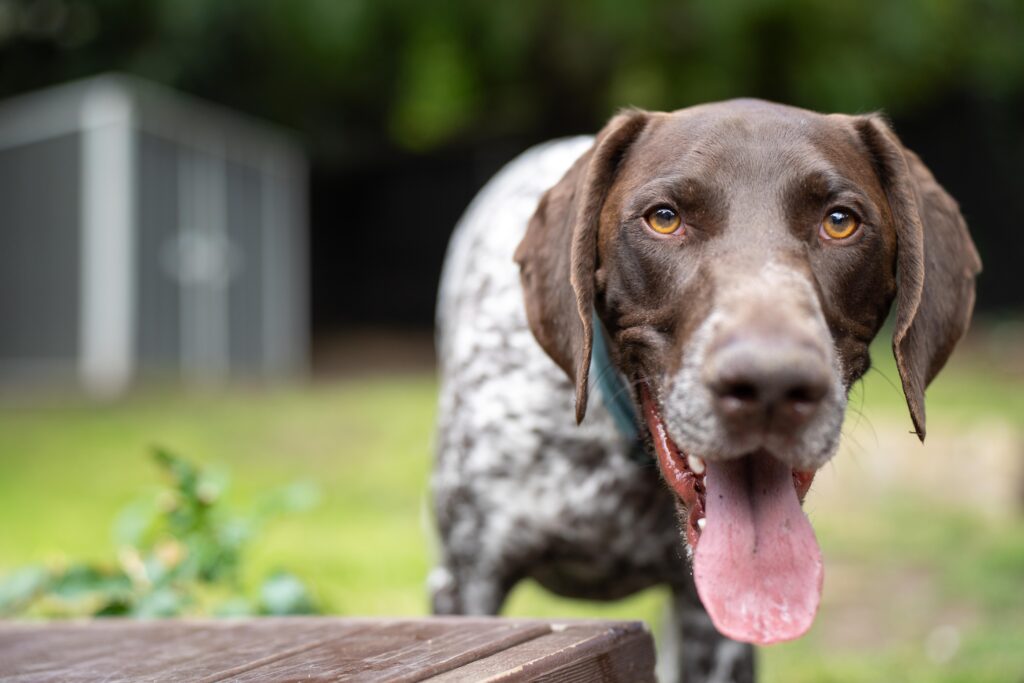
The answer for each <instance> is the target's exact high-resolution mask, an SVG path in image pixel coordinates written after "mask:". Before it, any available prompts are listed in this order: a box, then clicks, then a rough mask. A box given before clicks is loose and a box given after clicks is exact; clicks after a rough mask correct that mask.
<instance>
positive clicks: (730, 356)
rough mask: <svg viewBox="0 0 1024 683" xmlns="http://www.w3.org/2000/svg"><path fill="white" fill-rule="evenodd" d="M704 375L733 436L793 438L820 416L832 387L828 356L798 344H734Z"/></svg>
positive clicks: (769, 341)
mask: <svg viewBox="0 0 1024 683" xmlns="http://www.w3.org/2000/svg"><path fill="white" fill-rule="evenodd" d="M703 374H704V383H705V385H706V386H707V387H708V389H709V390H710V392H711V396H712V400H713V402H714V408H715V412H716V413H717V415H718V417H719V419H720V420H721V421H722V423H723V425H724V426H725V427H726V429H727V430H729V431H731V432H745V431H751V430H756V431H765V430H767V431H772V432H776V433H779V434H783V435H788V434H792V433H794V432H796V431H797V430H799V429H800V427H802V426H803V425H804V424H805V423H807V422H808V421H809V420H810V419H811V418H812V417H813V416H814V415H815V413H817V412H818V409H819V407H820V406H821V404H822V402H823V400H824V399H825V398H826V396H827V395H828V393H829V389H830V387H831V374H830V373H829V367H828V365H827V363H826V362H825V358H824V355H823V354H822V353H821V352H820V351H818V350H817V349H815V348H814V347H813V346H810V345H808V344H805V343H801V342H799V341H788V340H782V341H780V340H772V339H745V340H737V341H732V342H730V343H728V344H726V345H724V346H722V347H721V348H719V349H717V350H716V351H715V352H714V353H712V354H711V355H710V356H709V358H708V362H707V365H706V367H705V371H704V373H703Z"/></svg>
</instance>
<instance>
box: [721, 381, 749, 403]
mask: <svg viewBox="0 0 1024 683" xmlns="http://www.w3.org/2000/svg"><path fill="white" fill-rule="evenodd" d="M718 393H719V396H721V397H722V398H731V399H735V400H737V401H741V402H743V403H749V402H752V401H756V400H757V393H758V392H757V387H756V386H754V385H753V384H751V383H750V382H735V383H733V384H729V385H727V386H724V387H722V389H721V390H720V391H719V392H718Z"/></svg>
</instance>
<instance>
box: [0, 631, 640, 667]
mask: <svg viewBox="0 0 1024 683" xmlns="http://www.w3.org/2000/svg"><path fill="white" fill-rule="evenodd" d="M0 680H3V681H96V680H103V681H124V680H132V681H140V680H141V681H223V680H231V681H281V680H344V681H424V680H430V681H432V682H434V683H440V682H442V681H579V682H581V683H582V682H584V681H587V682H589V681H628V682H629V683H634V682H636V683H644V682H646V681H654V644H653V642H652V640H651V637H650V634H649V633H648V632H647V630H646V628H645V627H644V626H643V624H641V623H638V622H605V621H566V622H550V621H537V620H524V619H489V618H432V619H342V618H331V617H291V618H261V619H241V620H237V619H235V620H229V619H224V620H180V621H179V620H174V621H148V622H139V621H127V620H115V619H110V620H96V621H87V622H50V623H29V622H20V623H19V622H0Z"/></svg>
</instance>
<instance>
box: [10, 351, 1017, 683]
mask: <svg viewBox="0 0 1024 683" xmlns="http://www.w3.org/2000/svg"><path fill="white" fill-rule="evenodd" d="M876 357H877V358H879V359H880V360H881V361H883V362H880V366H881V369H880V371H878V372H872V373H871V374H870V375H869V377H868V379H867V380H866V381H865V383H864V385H863V388H859V389H857V390H856V391H855V392H854V395H853V399H852V405H853V406H854V408H855V410H854V411H852V412H851V416H850V419H849V421H848V425H847V429H846V431H847V432H848V436H849V439H848V441H849V442H850V443H851V444H852V445H849V446H848V447H846V448H844V451H843V452H842V453H841V454H840V456H839V458H837V461H836V465H835V466H834V467H830V468H828V469H827V470H826V471H825V472H823V473H822V474H821V475H819V484H816V486H815V489H814V490H812V493H811V496H810V497H809V499H808V511H809V513H810V514H811V517H812V520H813V521H814V523H815V527H816V529H817V530H818V533H819V538H820V540H821V543H822V547H823V549H824V552H825V555H826V591H825V598H824V601H823V605H822V611H821V614H820V615H819V619H818V622H817V624H816V626H815V627H814V629H813V630H812V631H811V633H810V634H808V636H807V637H805V638H804V639H802V640H800V641H798V642H795V643H789V644H785V645H780V646H775V647H772V648H769V649H768V650H766V651H765V652H764V655H763V657H762V671H763V673H764V678H765V680H769V681H796V682H799V681H877V680H902V681H1007V680H1014V681H1015V680H1022V679H1024V521H1022V517H1021V511H1020V509H1019V508H1017V507H1015V499H1014V497H1013V494H1012V492H1013V491H1019V490H1020V489H1021V486H1020V485H1021V484H1024V480H1022V481H1018V482H1016V483H1014V482H1013V481H1011V480H1012V478H1013V477H1017V476H1020V475H1021V474H1022V470H1021V468H1020V466H1019V464H1020V461H1021V460H1022V459H1024V446H1022V444H1024V390H1022V382H1021V378H1020V375H1017V374H1014V373H1010V372H1006V371H1005V369H1001V368H999V367H991V366H990V365H988V364H986V363H985V362H983V361H982V360H978V359H979V358H983V357H984V354H974V355H971V354H967V355H966V358H965V359H963V360H960V361H959V362H957V363H955V364H954V365H953V367H951V368H950V370H949V371H948V372H947V373H946V374H944V375H943V377H941V378H940V380H939V382H937V384H936V385H935V386H934V387H933V389H932V390H931V391H930V392H929V403H928V416H929V428H930V432H929V434H930V438H929V443H928V446H927V447H926V448H924V449H922V448H921V447H920V446H918V445H917V444H916V441H915V439H914V438H913V437H912V436H910V435H908V434H906V431H907V430H908V429H909V428H910V423H909V418H908V417H907V416H906V412H905V407H904V406H903V405H902V402H901V401H902V398H901V396H900V395H899V393H898V392H897V390H896V388H895V386H894V384H893V383H894V382H897V381H898V380H897V378H896V374H895V372H894V370H893V369H892V364H891V362H888V361H887V360H885V359H887V353H886V351H885V349H884V348H882V349H881V355H876ZM435 391H436V383H435V381H434V379H433V377H431V376H429V375H422V374H421V375H412V376H401V377H387V378H379V379H372V380H358V381H357V380H353V381H343V382H338V383H335V384H330V385H316V386H312V387H303V388H294V389H282V390H275V391H272V392H269V391H268V392H264V391H242V390H236V391H233V392H231V393H229V394H226V395H224V394H207V395H187V396H183V395H181V394H178V393H171V392H166V393H161V392H153V393H146V394H140V395H135V396H133V397H132V398H131V399H130V400H128V401H124V402H121V403H117V404H113V405H104V406H100V405H94V404H87V403H84V402H80V401H74V400H67V401H57V400H54V399H45V400H44V399H39V398H35V399H24V400H20V401H14V400H12V399H8V400H6V401H5V402H4V403H3V404H0V520H2V532H0V573H4V572H7V571H9V570H11V569H14V568H16V567H19V566H22V565H25V564H29V563H36V562H46V563H51V564H55V565H59V564H60V563H61V562H62V561H65V560H67V559H69V558H74V559H76V560H83V559H95V560H109V559H111V558H113V557H114V556H115V553H116V548H115V546H114V542H113V540H112V535H111V527H112V523H113V520H114V519H115V517H116V515H117V513H118V511H119V510H120V509H121V508H123V507H124V506H125V505H126V504H128V503H130V502H132V501H133V500H137V499H139V498H140V497H145V496H146V495H147V494H148V493H151V492H152V491H154V490H155V489H156V488H157V483H158V482H157V476H156V470H155V468H154V467H153V465H152V463H151V462H150V459H149V458H148V457H147V452H148V450H149V448H150V447H151V446H153V445H160V446H163V447H166V448H168V449H171V450H173V451H175V452H177V453H179V454H181V455H184V456H186V457H189V458H191V459H194V460H196V461H199V462H202V463H206V464H208V465H209V466H211V467H214V468H223V469H224V470H225V471H226V472H229V473H230V478H231V488H230V493H229V501H230V502H231V503H233V504H237V505H239V506H243V507H244V506H245V505H246V504H247V502H249V501H252V500H254V499H255V497H257V496H258V494H259V493H260V492H264V491H267V490H270V489H273V488H274V487H277V486H280V485H282V484H284V483H287V482H291V481H295V480H306V481H311V482H313V483H315V484H316V485H317V486H318V487H319V489H320V491H321V498H322V499H321V502H320V504H319V505H318V506H317V507H315V508H313V509H312V510H310V511H307V512H302V513H295V514H293V515H291V516H289V517H287V518H284V519H282V520H280V521H278V522H275V523H274V524H273V525H272V526H271V527H270V528H269V529H268V530H267V532H266V533H265V534H264V535H263V536H262V537H261V538H260V540H259V542H258V544H257V545H256V546H255V547H254V548H253V549H252V555H251V557H250V558H249V561H248V562H247V569H246V575H247V577H248V578H249V580H250V581H251V582H255V581H256V580H257V579H258V577H260V576H263V575H265V574H266V573H267V572H268V571H270V570H272V569H274V568H278V567H283V568H287V569H289V570H291V571H293V572H295V573H296V574H298V575H299V576H301V577H302V578H303V579H305V580H306V581H307V582H308V583H309V584H310V585H311V586H312V587H313V589H314V592H315V593H316V595H317V597H318V598H319V599H320V600H321V602H322V603H323V604H325V605H326V606H327V608H328V609H329V610H330V611H332V612H338V613H343V614H381V615H382V614H423V613H425V611H426V604H427V603H426V596H425V593H424V590H423V579H424V576H425V574H426V572H427V570H428V568H429V566H430V558H431V554H432V550H431V542H430V532H429V529H430V518H429V514H428V512H427V509H428V508H427V504H426V498H425V488H426V480H427V474H428V470H429V461H430V455H431V444H432V436H433V417H434V405H435V401H434V396H435ZM963 435H966V436H963ZM961 437H962V438H964V439H968V440H967V441H964V442H963V444H961V442H960V441H958V439H960V438H961ZM990 441H991V443H990ZM887 459H888V460H887ZM879 463H881V464H879ZM888 463H892V468H893V469H892V471H894V472H903V473H904V474H901V475H900V476H895V475H891V476H890V474H887V473H888V472H890V468H889V465H888ZM907 473H909V474H907ZM887 477H889V478H887ZM1015 486H1016V488H1014V487H1015ZM986 487H987V488H986ZM662 600H663V594H662V593H660V592H659V591H652V592H649V593H647V594H644V595H640V596H637V597H635V598H633V599H631V600H628V601H624V602H621V603H618V604H614V605H593V604H585V603H580V602H571V601H565V600H559V599H555V598H552V597H550V596H548V595H546V594H544V593H543V592H542V591H541V590H539V589H537V588H536V587H534V586H531V585H523V586H521V587H520V588H519V589H518V590H517V591H516V593H515V594H514V595H513V597H512V600H511V604H510V606H509V609H508V613H510V614H515V615H550V616H567V617H569V616H605V617H630V618H641V619H646V620H648V621H649V622H651V623H652V624H654V625H656V623H657V621H658V620H659V618H660V615H661V610H662V607H661V604H662Z"/></svg>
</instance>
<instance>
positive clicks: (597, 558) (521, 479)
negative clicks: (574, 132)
mask: <svg viewBox="0 0 1024 683" xmlns="http://www.w3.org/2000/svg"><path fill="white" fill-rule="evenodd" d="M592 142H593V139H592V138H590V137H577V138H572V139H567V140H560V141H555V142H552V143H548V144H545V145H541V146H538V147H536V148H533V149H531V150H529V151H527V152H525V153H524V154H522V155H521V156H520V157H519V158H517V159H516V160H514V161H513V162H511V163H510V164H509V165H508V166H506V167H505V168H504V169H503V170H502V171H501V172H500V173H499V174H498V175H497V176H495V178H494V179H492V180H491V181H490V183H488V185H487V186H486V187H485V188H484V189H483V190H482V191H481V192H480V194H479V195H478V196H477V198H476V199H475V200H474V202H473V203H472V204H471V205H470V207H469V208H468V210H467V211H466V214H465V216H464V217H463V218H462V220H461V221H460V222H459V224H458V226H457V227H456V229H455V232H454V234H453V236H452V240H451V243H450V245H449V248H448V255H447V258H446V261H445V269H444V273H443V275H442V278H441V287H440V294H439V298H438V312H437V329H438V338H437V344H438V358H439V364H440V374H441V392H440V403H439V410H438V413H439V414H438V432H437V433H438V436H437V459H436V462H435V469H434V475H433V480H432V483H431V486H432V490H433V495H434V508H435V515H436V519H437V523H438V527H439V529H440V532H441V537H442V540H443V544H442V545H443V548H442V558H441V562H440V564H439V566H438V567H437V568H436V569H434V571H433V572H432V573H431V575H430V577H429V588H430V591H431V593H432V595H433V609H434V612H435V613H436V614H495V613H497V611H498V610H499V609H500V607H501V605H502V602H503V601H504V599H505V597H506V595H507V593H508V591H509V590H510V589H511V588H512V586H513V585H514V584H515V583H516V582H517V581H519V580H520V579H522V578H525V577H531V578H534V579H536V580H537V581H538V582H539V583H541V584H542V585H543V586H545V587H546V588H549V589H550V590H552V591H554V592H556V593H559V594H562V595H568V596H573V597H580V598H589V599H615V598H620V597H624V596H627V595H630V594H631V593H634V592H636V591H638V590H641V589H643V588H647V587H649V586H653V585H656V584H662V583H665V584H669V585H670V586H672V587H673V591H674V596H675V597H674V600H673V611H674V612H675V614H676V616H675V618H674V619H673V621H674V622H675V624H674V625H675V627H676V628H678V629H679V630H680V631H681V638H682V640H683V641H684V642H685V646H683V647H685V654H684V653H683V652H682V651H680V652H679V653H678V654H679V655H680V656H681V657H682V660H683V662H685V665H686V666H687V667H688V668H689V669H690V670H691V671H693V672H694V673H693V674H691V675H690V676H689V678H687V680H702V678H701V675H708V678H706V680H708V681H715V680H720V681H732V680H744V679H743V678H739V677H737V676H738V673H734V672H741V671H745V670H749V669H750V663H751V661H752V659H753V655H752V651H751V648H750V646H749V645H744V644H740V643H734V642H733V641H730V640H728V639H725V638H722V636H720V635H719V634H718V633H717V632H716V631H715V630H714V627H713V626H712V625H711V622H710V621H709V620H708V618H707V615H706V614H705V613H704V611H703V609H702V608H701V607H700V603H699V601H698V600H697V598H696V593H695V591H694V588H693V584H692V580H691V578H690V573H689V570H688V568H687V566H686V561H685V554H686V550H685V549H684V547H683V544H682V540H681V538H680V535H679V528H678V525H677V523H676V516H675V511H674V508H673V502H672V497H671V494H670V493H669V492H668V490H667V489H666V488H665V486H664V484H663V483H662V481H661V479H660V475H659V474H658V471H657V468H656V466H655V464H654V461H653V460H651V461H650V462H649V463H640V462H637V460H636V459H635V458H631V457H630V449H631V448H632V444H631V443H629V442H627V441H626V440H625V439H623V437H622V436H621V435H620V433H619V432H618V430H617V429H616V427H615V424H614V422H613V420H612V416H611V415H610V414H609V412H608V410H607V409H606V408H605V406H604V404H603V397H602V396H601V395H600V394H598V393H596V392H595V393H594V394H593V395H592V396H591V398H590V405H589V407H588V412H587V419H586V420H585V421H584V422H583V423H582V424H580V425H579V426H577V425H576V421H575V419H574V415H575V408H574V407H573V388H572V385H571V383H570V382H569V381H568V379H567V378H566V376H565V374H564V373H563V372H562V371H561V370H560V369H559V368H558V367H557V366H556V365H555V364H554V363H553V362H552V361H551V359H550V358H549V357H548V356H547V355H546V354H545V353H544V351H543V350H542V349H541V347H540V346H538V344H537V342H536V340H535V339H534V337H533V335H532V334H531V332H530V329H529V327H528V325H527V321H526V313H525V310H524V308H523V292H522V287H521V285H520V281H519V268H518V266H517V265H516V264H515V262H514V261H513V259H512V254H513V252H514V251H515V249H516V246H517V245H518V244H519V242H520V240H521V239H522V237H523V234H524V232H525V230H526V225H527V222H528V221H529V218H530V215H531V214H532V213H533V212H534V211H535V210H536V208H537V202H538V200H539V199H540V197H541V195H542V194H543V193H544V192H545V191H546V190H548V189H549V188H550V187H551V186H552V185H554V184H555V183H556V182H557V181H558V179H559V178H561V177H562V176H563V175H564V174H565V172H566V170H567V169H568V168H569V166H570V165H571V164H572V163H573V162H574V161H575V160H576V159H577V158H578V157H579V156H580V155H581V154H582V153H583V152H584V151H585V150H586V149H587V148H588V147H589V146H590V145H591V144H592ZM697 672H699V674H698V673H697Z"/></svg>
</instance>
